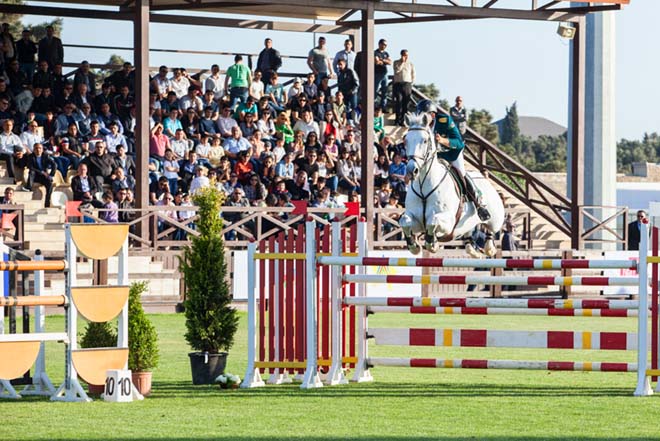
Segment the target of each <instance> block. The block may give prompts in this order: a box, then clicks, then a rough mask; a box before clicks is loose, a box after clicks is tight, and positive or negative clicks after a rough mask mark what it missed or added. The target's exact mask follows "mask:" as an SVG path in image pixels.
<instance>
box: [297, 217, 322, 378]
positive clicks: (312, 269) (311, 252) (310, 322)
mask: <svg viewBox="0 0 660 441" xmlns="http://www.w3.org/2000/svg"><path fill="white" fill-rule="evenodd" d="M315 230H316V222H314V221H313V220H309V219H308V220H307V222H306V223H305V250H307V254H306V258H305V274H306V277H305V293H306V296H305V298H306V299H307V304H306V305H305V313H306V317H305V319H306V322H305V324H306V332H305V334H306V335H307V367H306V368H305V376H304V377H303V380H302V384H301V385H300V388H301V389H315V388H319V387H323V382H321V379H320V378H319V373H318V366H317V364H318V363H317V360H316V358H317V356H318V349H317V344H318V342H317V339H318V335H317V332H316V278H317V275H316V241H315V240H314V234H315Z"/></svg>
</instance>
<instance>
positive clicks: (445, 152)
mask: <svg viewBox="0 0 660 441" xmlns="http://www.w3.org/2000/svg"><path fill="white" fill-rule="evenodd" d="M424 112H426V113H430V114H431V115H432V116H433V121H434V123H433V133H435V142H436V144H437V145H438V146H442V148H441V149H439V151H438V157H439V158H441V159H444V160H445V161H447V162H449V163H450V164H451V165H452V166H453V167H454V168H455V169H456V170H458V172H459V173H460V175H461V177H462V178H463V180H464V181H465V191H466V193H467V196H468V198H469V199H470V200H471V201H472V202H474V205H475V207H476V209H477V215H478V216H479V219H481V221H482V222H485V221H487V220H488V219H490V213H489V212H488V210H487V209H486V207H485V206H484V205H483V202H482V199H481V192H480V191H479V188H478V187H477V186H476V185H475V183H474V181H473V180H472V177H471V176H470V175H469V174H467V173H466V172H465V164H464V162H463V150H464V149H465V141H463V137H462V136H461V132H460V131H459V130H458V126H457V125H456V123H455V122H454V120H453V119H452V117H451V116H449V115H445V114H442V113H440V112H438V109H437V107H436V105H435V104H434V103H433V102H432V101H431V100H422V101H420V102H419V103H418V104H417V113H424Z"/></svg>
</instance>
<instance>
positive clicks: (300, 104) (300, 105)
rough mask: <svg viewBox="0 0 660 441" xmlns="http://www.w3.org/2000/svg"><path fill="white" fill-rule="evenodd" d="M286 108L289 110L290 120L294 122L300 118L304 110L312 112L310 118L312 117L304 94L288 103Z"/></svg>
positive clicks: (310, 107)
mask: <svg viewBox="0 0 660 441" xmlns="http://www.w3.org/2000/svg"><path fill="white" fill-rule="evenodd" d="M288 106H289V109H291V118H292V119H293V120H294V121H296V122H297V121H298V120H299V119H300V118H301V115H302V113H303V112H304V111H306V110H309V111H310V112H312V118H313V116H314V113H313V111H312V106H310V104H309V99H308V97H307V95H306V94H304V93H301V94H300V95H298V96H297V97H296V99H294V100H292V101H291V102H289V103H288Z"/></svg>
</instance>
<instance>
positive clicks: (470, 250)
mask: <svg viewBox="0 0 660 441" xmlns="http://www.w3.org/2000/svg"><path fill="white" fill-rule="evenodd" d="M465 252H466V253H468V255H469V256H470V257H473V258H475V259H481V258H483V257H484V255H483V254H481V253H480V252H479V251H478V250H477V249H476V248H475V247H474V245H472V244H470V243H469V244H467V245H465Z"/></svg>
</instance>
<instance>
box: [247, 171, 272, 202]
mask: <svg viewBox="0 0 660 441" xmlns="http://www.w3.org/2000/svg"><path fill="white" fill-rule="evenodd" d="M243 190H244V191H245V197H246V198H247V200H248V201H250V205H262V204H264V201H265V199H266V196H267V195H268V191H266V187H265V186H264V184H262V183H261V180H260V179H259V176H258V175H257V174H256V173H253V174H251V175H250V176H249V178H248V180H247V184H246V185H245V186H244V187H243Z"/></svg>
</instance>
